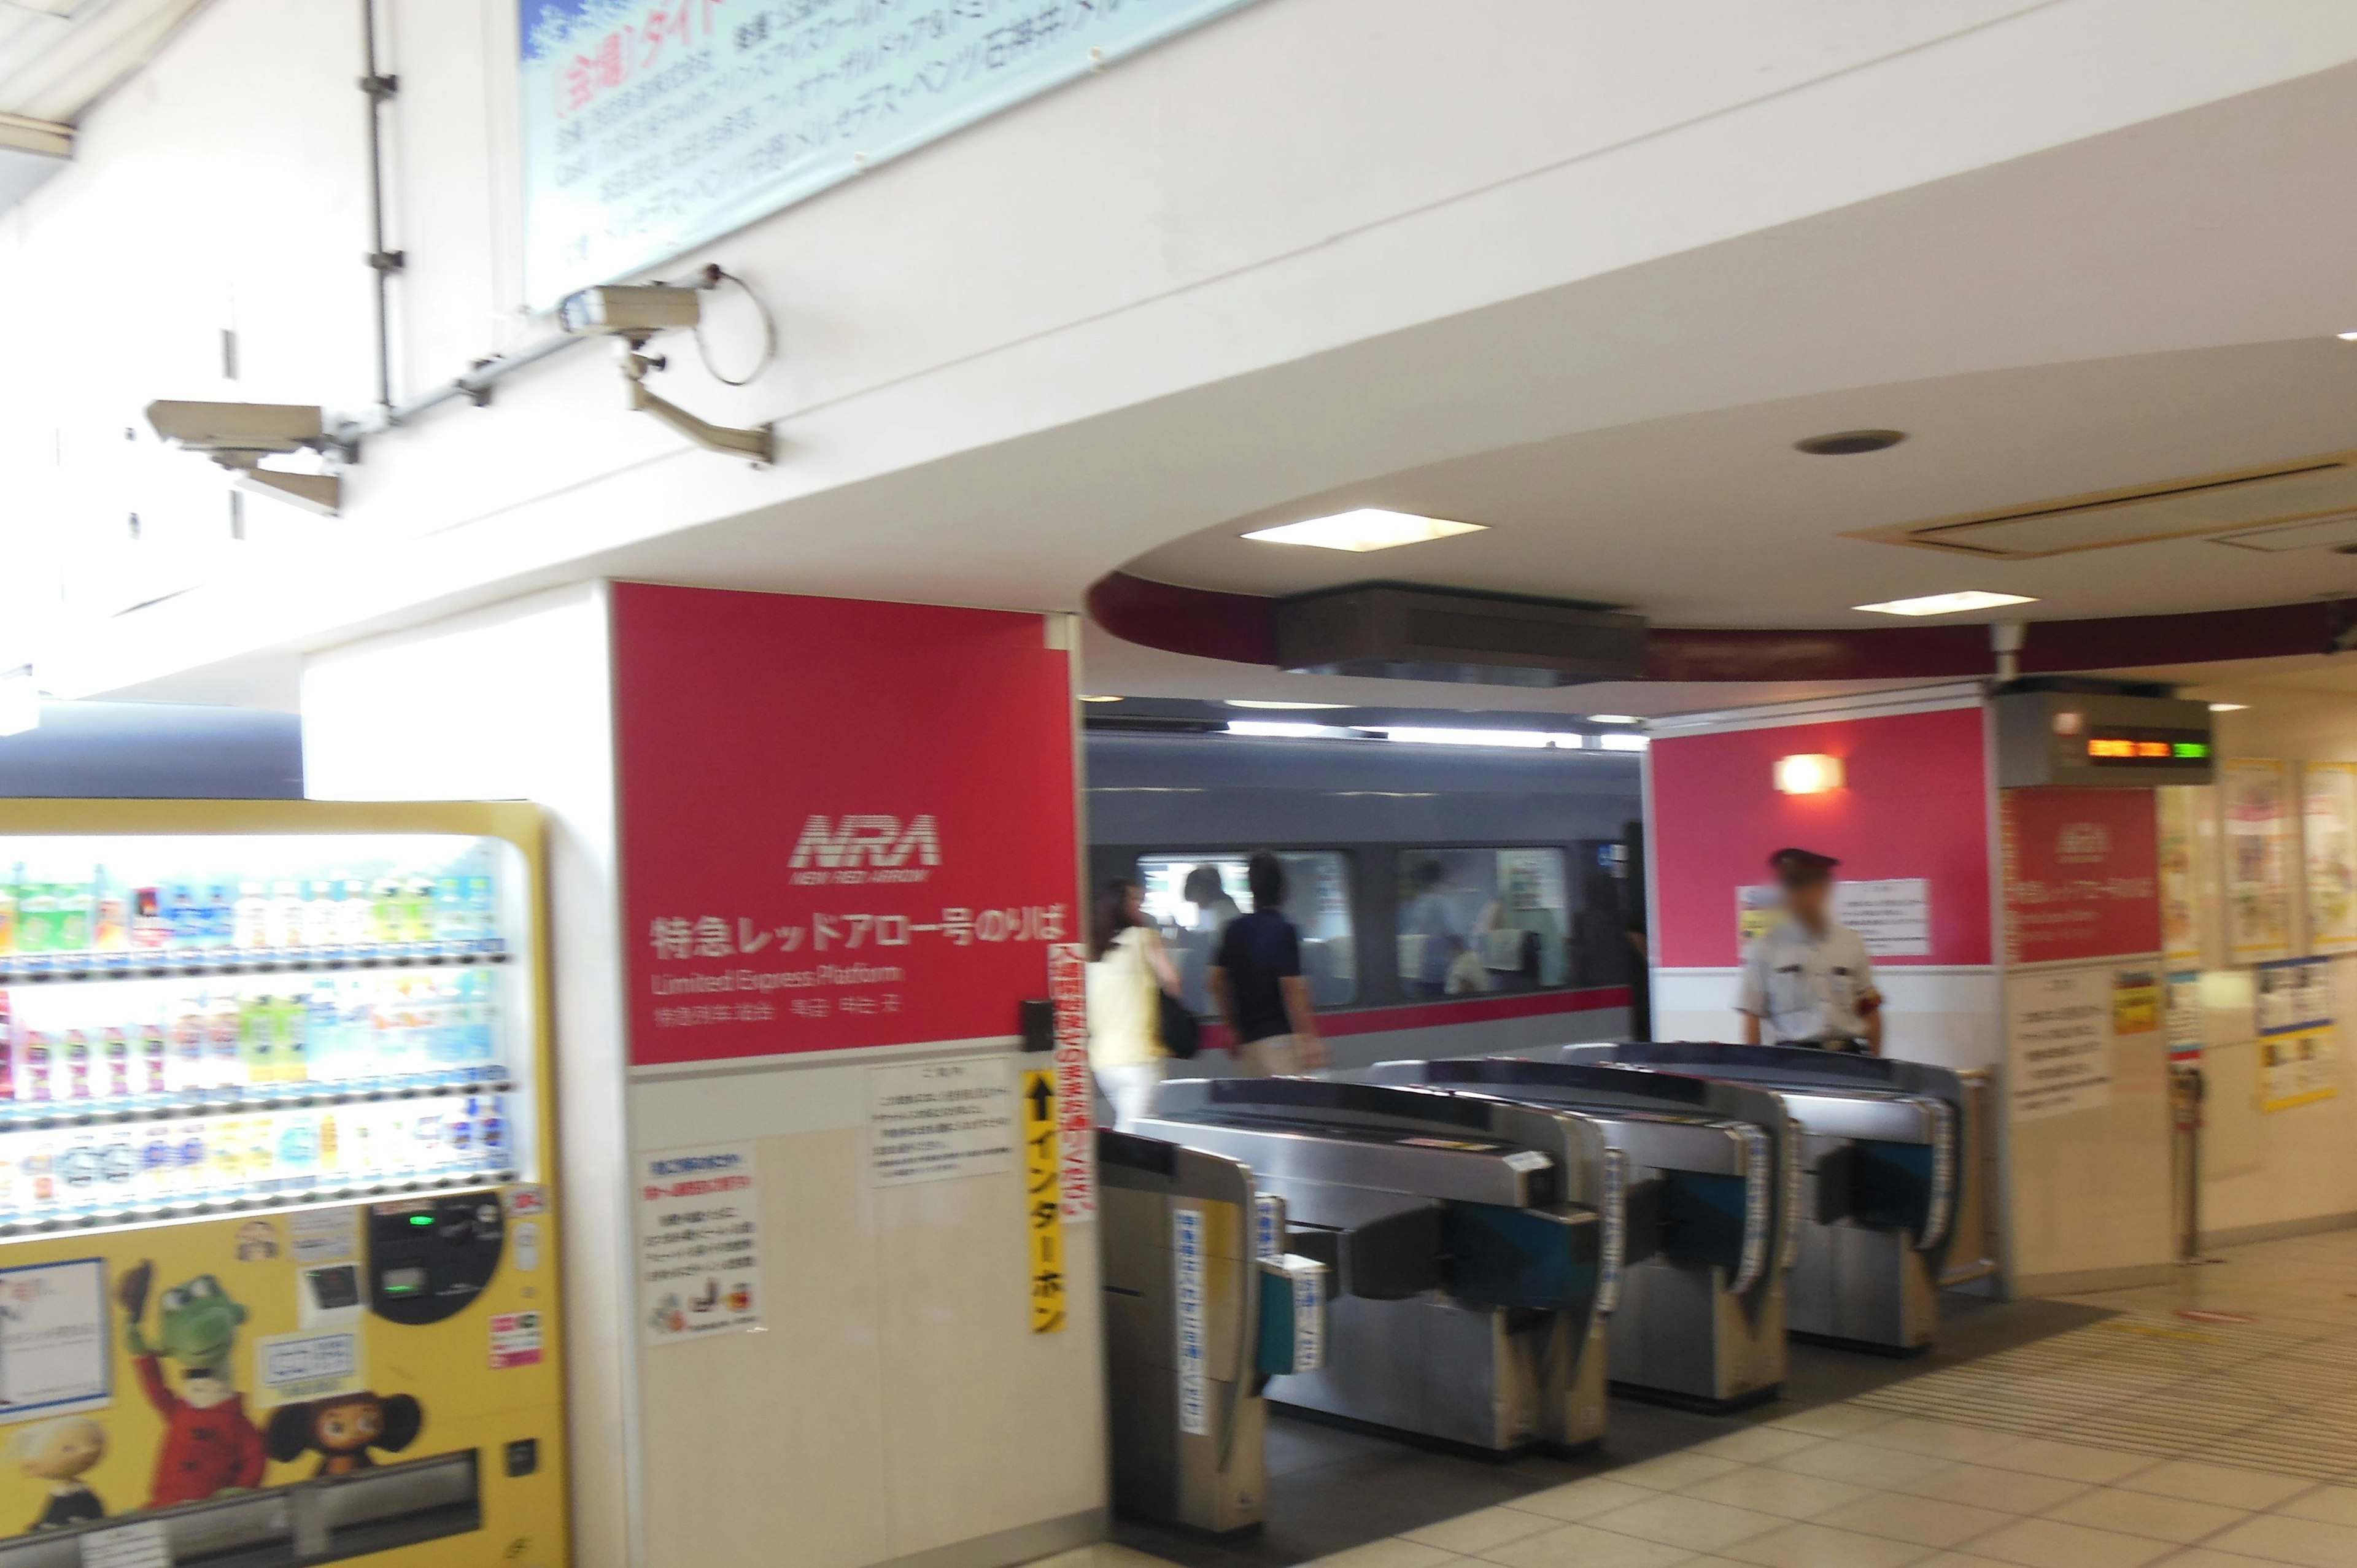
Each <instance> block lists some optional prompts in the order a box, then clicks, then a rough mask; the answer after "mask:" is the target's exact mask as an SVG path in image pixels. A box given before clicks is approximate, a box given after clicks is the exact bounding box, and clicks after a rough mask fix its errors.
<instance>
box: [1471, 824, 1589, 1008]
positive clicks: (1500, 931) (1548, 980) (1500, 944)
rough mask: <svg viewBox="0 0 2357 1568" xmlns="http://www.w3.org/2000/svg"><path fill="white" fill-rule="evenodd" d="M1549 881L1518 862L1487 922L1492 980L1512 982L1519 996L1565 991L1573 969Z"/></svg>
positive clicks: (1484, 935)
mask: <svg viewBox="0 0 2357 1568" xmlns="http://www.w3.org/2000/svg"><path fill="white" fill-rule="evenodd" d="M1509 858H1510V857H1508V856H1506V855H1501V856H1499V859H1500V860H1501V862H1504V861H1508V860H1509ZM1545 881H1546V879H1543V878H1542V876H1541V875H1540V873H1539V871H1538V868H1537V867H1535V866H1534V865H1530V864H1529V863H1528V861H1527V860H1521V859H1517V860H1515V861H1514V862H1513V863H1512V865H1511V869H1510V870H1509V871H1508V873H1507V876H1506V886H1505V889H1504V897H1501V898H1499V899H1497V900H1496V901H1495V902H1493V903H1492V904H1491V906H1490V908H1489V909H1488V910H1487V911H1485V912H1484V913H1483V915H1482V917H1481V922H1480V930H1481V938H1480V941H1481V963H1482V967H1483V968H1484V969H1485V970H1486V971H1488V972H1489V974H1490V975H1491V976H1508V977H1511V978H1512V981H1513V982H1514V984H1513V986H1512V988H1513V989H1516V990H1528V989H1530V988H1531V987H1533V986H1556V985H1561V984H1562V983H1564V981H1565V979H1566V970H1567V969H1568V967H1569V964H1570V954H1569V951H1568V949H1567V947H1566V942H1565V940H1564V929H1563V920H1562V918H1560V917H1559V916H1558V915H1557V914H1556V912H1555V908H1554V907H1553V906H1552V905H1551V904H1550V903H1549V902H1548V901H1547V894H1546V888H1545ZM1558 901H1560V900H1559V898H1558Z"/></svg>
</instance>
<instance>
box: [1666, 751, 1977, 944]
mask: <svg viewBox="0 0 2357 1568" xmlns="http://www.w3.org/2000/svg"><path fill="white" fill-rule="evenodd" d="M1810 753H1813V754H1821V755H1825V756H1831V757H1839V758H1841V759H1842V764H1843V769H1844V772H1845V774H1846V782H1845V784H1844V787H1843V788H1841V789H1834V790H1829V791H1827V792H1825V793H1824V794H1821V795H1784V794H1780V793H1778V792H1777V789H1776V786H1775V768H1776V759H1777V758H1779V757H1790V756H1794V755H1798V754H1810ZM1651 766H1652V822H1651V833H1650V840H1649V843H1648V850H1649V853H1650V854H1652V859H1653V866H1654V872H1653V875H1654V886H1655V888H1656V890H1657V894H1658V898H1659V903H1658V906H1657V919H1658V922H1659V924H1658V937H1659V940H1660V945H1661V950H1660V951H1659V952H1658V953H1657V954H1656V955H1655V957H1654V961H1655V962H1656V963H1659V964H1661V965H1662V966H1663V967H1665V968H1671V969H1714V968H1725V967H1728V966H1731V965H1733V964H1734V963H1735V962H1736V961H1738V957H1739V956H1740V955H1739V953H1738V948H1737V940H1736V908H1735V900H1736V893H1735V890H1736V889H1737V888H1738V887H1740V886H1756V885H1759V884H1762V883H1767V882H1770V881H1772V880H1773V877H1772V875H1770V872H1769V870H1768V865H1767V857H1768V855H1769V854H1770V853H1771V852H1772V851H1775V850H1778V849H1781V848H1783V847H1785V846H1786V845H1794V846H1797V847H1799V848H1802V849H1813V850H1815V851H1817V852H1818V853H1819V854H1830V855H1834V856H1836V857H1838V858H1839V859H1840V861H1841V867H1840V869H1839V870H1837V871H1836V872H1835V874H1834V875H1836V876H1839V877H1841V878H1843V879H1845V880H1848V881H1857V882H1870V881H1879V880H1883V879H1885V878H1911V877H1921V878H1923V879H1924V880H1925V881H1927V882H1928V883H1929V884H1930V889H1929V891H1930V897H1931V939H1932V940H1931V949H1932V950H1931V952H1930V953H1929V954H1928V955H1924V956H1921V957H1906V958H1882V959H1877V960H1876V962H1877V963H1879V964H1899V965H1905V964H1985V963H1987V962H1989V961H1990V952H1991V943H1990V939H1989V835H1988V792H1987V785H1986V773H1985V769H1986V752H1985V746H1984V742H1983V737H1982V731H1981V713H1980V710H1979V709H1978V708H1977V707H1972V708H1951V709H1947V710H1945V711H1943V712H1939V713H1928V714H1889V715H1883V716H1877V717H1872V718H1860V719H1842V720H1836V721H1832V722H1828V723H1824V724H1811V725H1784V726H1781V727H1777V728H1771V729H1750V730H1737V731H1733V732H1731V733H1727V734H1722V735H1696V736H1669V737H1664V738H1662V739H1658V740H1656V741H1655V742H1654V743H1653V747H1652V764H1651Z"/></svg>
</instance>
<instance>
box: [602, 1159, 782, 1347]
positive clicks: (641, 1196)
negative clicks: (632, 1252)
mask: <svg viewBox="0 0 2357 1568" xmlns="http://www.w3.org/2000/svg"><path fill="white" fill-rule="evenodd" d="M753 1172H754V1160H753V1146H752V1145H751V1144H716V1145H712V1146H708V1147H704V1148H694V1149H658V1150H653V1151H651V1152H649V1153H645V1154H641V1155H637V1156H635V1160H634V1168H633V1170H632V1172H631V1174H632V1176H634V1177H635V1180H634V1182H633V1185H634V1186H635V1187H637V1188H638V1205H637V1207H638V1232H639V1258H638V1270H639V1327H640V1337H641V1338H643V1339H644V1340H645V1342H646V1343H648V1344H650V1345H672V1344H676V1343H678V1342H680V1341H681V1340H684V1339H696V1338H702V1337H706V1336H709V1335H713V1334H723V1333H728V1332H730V1331H732V1330H736V1329H743V1328H758V1327H759V1326H760V1325H761V1284H760V1281H761V1215H760V1208H759V1204H758V1203H757V1202H756V1201H755V1194H756V1190H757V1189H756V1187H755V1186H754V1175H753Z"/></svg>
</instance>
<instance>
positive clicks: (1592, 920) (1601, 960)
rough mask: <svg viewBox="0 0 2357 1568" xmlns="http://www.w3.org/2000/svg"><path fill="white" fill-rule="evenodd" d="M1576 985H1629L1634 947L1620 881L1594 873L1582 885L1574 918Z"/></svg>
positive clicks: (1572, 936)
mask: <svg viewBox="0 0 2357 1568" xmlns="http://www.w3.org/2000/svg"><path fill="white" fill-rule="evenodd" d="M1571 939H1572V948H1573V950H1574V955H1575V956H1574V960H1573V962H1574V966H1575V973H1574V978H1573V983H1574V984H1576V985H1626V984H1628V983H1629V969H1630V960H1631V957H1633V956H1634V955H1633V954H1632V952H1631V946H1632V944H1631V941H1630V940H1629V930H1628V917H1627V916H1626V915H1625V914H1624V913H1623V912H1622V911H1621V908H1620V878H1619V877H1617V876H1615V875H1612V874H1611V873H1610V872H1609V871H1605V870H1602V869H1601V868H1598V869H1592V870H1590V871H1589V872H1588V874H1587V878H1586V880H1585V881H1583V882H1582V884H1581V893H1580V901H1579V913H1578V914H1577V915H1574V916H1573V917H1572V918H1571Z"/></svg>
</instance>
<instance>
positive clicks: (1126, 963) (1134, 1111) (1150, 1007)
mask: <svg viewBox="0 0 2357 1568" xmlns="http://www.w3.org/2000/svg"><path fill="white" fill-rule="evenodd" d="M1092 914H1093V916H1094V918H1093V920H1092V925H1091V928H1090V930H1089V1066H1090V1067H1091V1068H1092V1069H1094V1070H1095V1072H1096V1075H1097V1086H1098V1088H1099V1089H1100V1090H1103V1094H1104V1097H1105V1098H1106V1099H1107V1100H1109V1101H1112V1102H1113V1112H1114V1122H1113V1124H1114V1128H1115V1129H1116V1130H1117V1131H1120V1132H1124V1133H1126V1132H1128V1131H1129V1130H1130V1128H1131V1126H1132V1125H1133V1124H1134V1123H1135V1122H1136V1121H1137V1119H1138V1118H1139V1117H1141V1116H1143V1115H1145V1114H1146V1112H1148V1111H1150V1110H1152V1109H1153V1107H1154V1086H1155V1085H1157V1084H1158V1083H1160V1082H1161V1081H1162V1078H1163V1074H1164V1072H1165V1071H1166V1070H1167V1069H1168V1062H1169V1059H1170V1054H1169V1052H1168V1051H1166V1050H1164V1049H1163V1047H1162V993H1164V992H1166V991H1167V992H1168V993H1170V994H1172V995H1173V996H1176V995H1177V994H1178V993H1179V975H1178V972H1177V971H1175V970H1173V969H1172V968H1171V967H1170V955H1169V954H1168V953H1167V952H1165V951H1164V950H1163V947H1162V934H1161V933H1160V932H1159V931H1157V930H1156V929H1154V926H1153V924H1152V923H1151V922H1150V921H1148V920H1147V919H1146V911H1145V909H1144V908H1143V907H1142V896H1141V895H1140V894H1139V892H1138V890H1137V887H1136V885H1135V884H1134V883H1130V882H1125V881H1121V880H1119V879H1115V880H1114V881H1112V882H1108V883H1106V884H1105V885H1104V886H1103V889H1102V890H1100V891H1099V892H1098V894H1097V897H1096V907H1095V908H1094V910H1093V911H1092Z"/></svg>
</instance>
